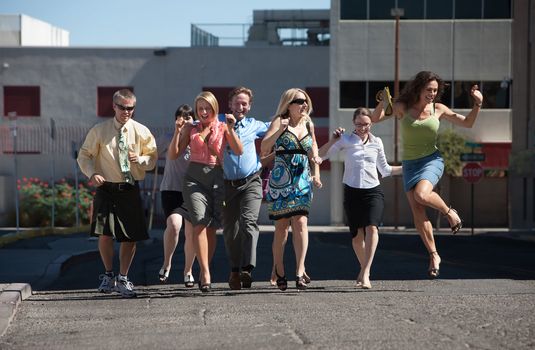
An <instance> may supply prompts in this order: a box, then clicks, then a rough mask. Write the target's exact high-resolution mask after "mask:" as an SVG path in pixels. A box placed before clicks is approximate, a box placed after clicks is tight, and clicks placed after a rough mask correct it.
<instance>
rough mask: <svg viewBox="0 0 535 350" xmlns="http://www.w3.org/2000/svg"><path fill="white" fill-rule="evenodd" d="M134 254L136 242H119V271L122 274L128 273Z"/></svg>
mask: <svg viewBox="0 0 535 350" xmlns="http://www.w3.org/2000/svg"><path fill="white" fill-rule="evenodd" d="M135 254H136V242H121V246H120V248H119V263H120V264H119V265H120V267H119V273H120V274H121V275H123V276H127V275H128V270H130V265H131V264H132V260H133V259H134V255H135Z"/></svg>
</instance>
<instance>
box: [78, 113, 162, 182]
mask: <svg viewBox="0 0 535 350" xmlns="http://www.w3.org/2000/svg"><path fill="white" fill-rule="evenodd" d="M121 129H122V132H124V133H126V136H127V142H128V150H129V151H130V152H132V151H133V152H135V153H136V154H137V155H138V162H137V163H134V162H131V163H130V173H131V174H132V176H133V177H134V179H135V180H143V179H144V178H145V172H146V171H149V170H152V169H154V166H155V165H156V161H157V160H158V152H157V150H156V140H155V139H154V136H153V135H152V134H151V132H150V130H149V129H148V128H147V127H146V126H144V125H142V124H140V123H138V122H136V121H135V120H132V119H130V120H128V121H127V122H126V123H125V124H124V125H122V124H120V123H119V122H117V120H116V119H115V118H112V119H110V120H107V121H105V122H102V123H99V124H97V125H95V126H94V127H93V128H91V130H89V132H88V133H87V136H86V138H85V141H84V144H83V145H82V147H81V148H80V152H79V153H78V159H77V160H78V165H79V166H80V169H81V170H82V172H83V173H84V174H85V175H86V176H87V177H88V178H91V176H93V174H100V175H102V176H103V177H104V179H105V180H106V181H108V182H124V181H125V179H124V176H123V173H122V172H121V167H120V166H119V149H118V147H117V143H118V141H119V137H118V136H119V130H121Z"/></svg>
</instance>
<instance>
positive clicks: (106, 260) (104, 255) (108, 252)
mask: <svg viewBox="0 0 535 350" xmlns="http://www.w3.org/2000/svg"><path fill="white" fill-rule="evenodd" d="M98 250H99V252H100V258H101V259H102V264H103V265H104V269H105V270H106V272H109V271H113V253H114V252H113V238H112V237H110V236H104V235H102V236H99V237H98Z"/></svg>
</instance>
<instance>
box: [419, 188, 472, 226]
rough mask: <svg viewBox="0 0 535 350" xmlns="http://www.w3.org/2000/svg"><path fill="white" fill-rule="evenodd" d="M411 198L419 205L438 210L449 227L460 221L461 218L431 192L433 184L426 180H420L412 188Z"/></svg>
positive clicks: (437, 195)
mask: <svg viewBox="0 0 535 350" xmlns="http://www.w3.org/2000/svg"><path fill="white" fill-rule="evenodd" d="M412 191H413V192H414V194H413V197H414V200H415V201H416V202H418V203H419V204H421V205H423V206H426V207H431V208H434V209H436V210H438V211H439V212H440V213H442V215H445V216H446V218H447V219H448V222H449V224H450V226H454V225H456V224H457V223H459V222H460V221H461V218H460V217H459V215H458V214H457V212H456V211H454V210H449V209H450V208H449V207H448V206H447V205H446V203H445V202H444V201H443V200H442V198H441V197H440V196H439V194H438V193H436V192H435V191H433V184H432V183H431V182H429V181H427V180H422V181H420V182H418V183H417V184H416V186H415V187H414V190H412Z"/></svg>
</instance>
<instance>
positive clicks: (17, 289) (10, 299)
mask: <svg viewBox="0 0 535 350" xmlns="http://www.w3.org/2000/svg"><path fill="white" fill-rule="evenodd" d="M31 295H32V287H31V286H30V285H29V284H27V283H11V284H8V285H4V288H3V289H2V291H1V292H0V337H1V336H3V335H4V334H5V332H6V330H7V327H8V326H9V324H10V323H11V320H12V319H13V316H15V313H16V312H17V307H18V306H19V304H20V302H21V301H23V300H25V299H27V298H29V297H30V296H31Z"/></svg>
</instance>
